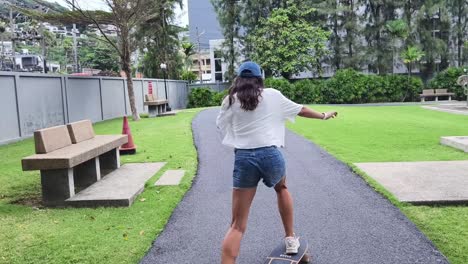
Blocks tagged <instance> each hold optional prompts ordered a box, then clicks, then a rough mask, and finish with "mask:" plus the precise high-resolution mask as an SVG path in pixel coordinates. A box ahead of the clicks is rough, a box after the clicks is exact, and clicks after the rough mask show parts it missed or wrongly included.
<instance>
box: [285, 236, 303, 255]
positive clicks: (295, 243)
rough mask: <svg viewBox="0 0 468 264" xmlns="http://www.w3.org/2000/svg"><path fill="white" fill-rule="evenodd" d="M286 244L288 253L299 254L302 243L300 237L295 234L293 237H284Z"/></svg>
mask: <svg viewBox="0 0 468 264" xmlns="http://www.w3.org/2000/svg"><path fill="white" fill-rule="evenodd" d="M284 243H285V244H286V254H297V251H298V250H299V247H300V246H301V243H299V238H298V237H296V235H294V236H293V237H286V238H285V239H284Z"/></svg>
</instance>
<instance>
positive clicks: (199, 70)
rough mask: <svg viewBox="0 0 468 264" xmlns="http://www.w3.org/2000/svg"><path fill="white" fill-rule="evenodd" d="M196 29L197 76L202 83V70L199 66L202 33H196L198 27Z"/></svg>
mask: <svg viewBox="0 0 468 264" xmlns="http://www.w3.org/2000/svg"><path fill="white" fill-rule="evenodd" d="M196 29H197V43H198V77H199V78H200V83H203V75H202V74H203V72H202V67H201V52H200V36H201V35H203V32H202V33H198V27H196Z"/></svg>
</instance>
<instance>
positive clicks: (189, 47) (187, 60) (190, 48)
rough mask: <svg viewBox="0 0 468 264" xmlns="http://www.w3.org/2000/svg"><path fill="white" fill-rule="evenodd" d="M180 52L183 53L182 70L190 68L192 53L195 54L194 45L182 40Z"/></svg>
mask: <svg viewBox="0 0 468 264" xmlns="http://www.w3.org/2000/svg"><path fill="white" fill-rule="evenodd" d="M182 52H183V53H184V66H185V68H184V70H185V71H188V70H190V67H191V66H192V59H191V57H192V55H194V54H195V45H194V44H193V43H191V42H184V43H182Z"/></svg>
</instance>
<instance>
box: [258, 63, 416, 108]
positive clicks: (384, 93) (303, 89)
mask: <svg viewBox="0 0 468 264" xmlns="http://www.w3.org/2000/svg"><path fill="white" fill-rule="evenodd" d="M265 86H266V87H271V88H275V89H278V90H279V91H281V92H282V93H283V94H284V95H285V96H286V97H288V98H290V99H291V100H293V101H295V102H297V103H301V104H307V103H315V104H323V103H332V104H359V103H377V102H408V101H417V100H418V99H419V94H420V93H421V91H422V89H423V83H422V81H421V80H420V79H419V78H411V79H408V77H407V76H401V75H384V76H379V75H368V74H363V73H360V72H357V71H355V70H351V69H346V70H339V71H337V72H336V74H335V76H333V77H332V78H330V79H328V80H301V81H297V82H295V83H293V84H291V83H289V82H288V81H287V80H285V79H266V80H265Z"/></svg>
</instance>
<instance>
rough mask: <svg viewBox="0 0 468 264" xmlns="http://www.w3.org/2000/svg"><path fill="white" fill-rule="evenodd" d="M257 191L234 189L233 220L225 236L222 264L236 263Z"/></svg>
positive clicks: (252, 189)
mask: <svg viewBox="0 0 468 264" xmlns="http://www.w3.org/2000/svg"><path fill="white" fill-rule="evenodd" d="M256 191H257V189H256V188H249V189H233V190H232V222H231V227H230V228H229V230H228V231H227V233H226V235H225V236H224V241H223V252H222V260H221V263H222V264H234V263H236V258H237V256H238V255H239V248H240V243H241V240H242V236H243V235H244V232H245V229H246V228H247V218H248V216H249V211H250V205H251V204H252V200H253V198H254V196H255V192H256Z"/></svg>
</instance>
